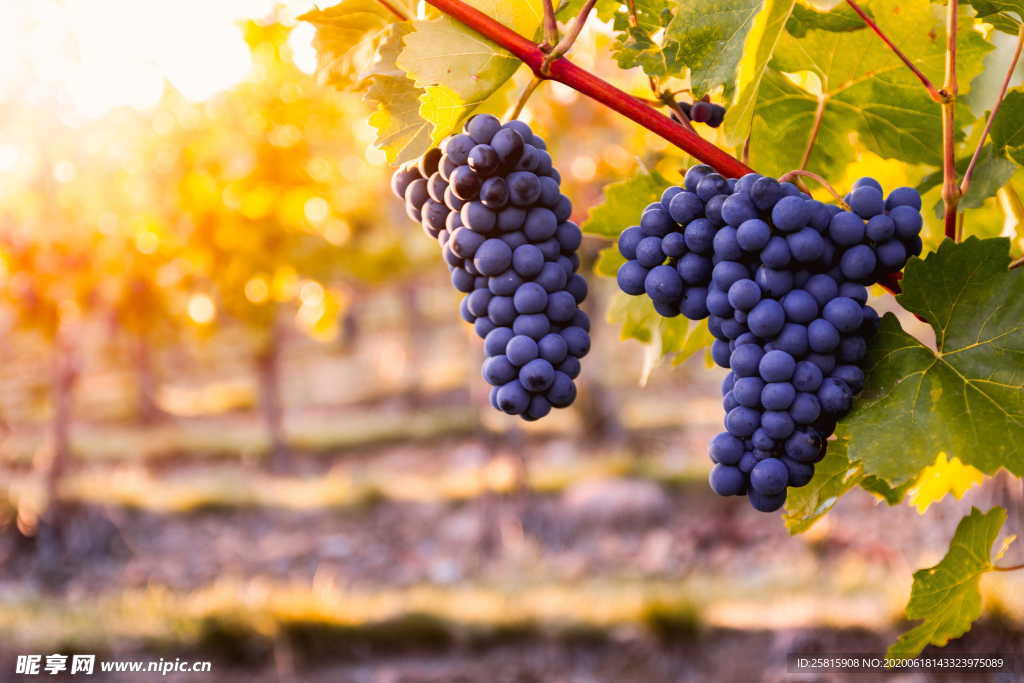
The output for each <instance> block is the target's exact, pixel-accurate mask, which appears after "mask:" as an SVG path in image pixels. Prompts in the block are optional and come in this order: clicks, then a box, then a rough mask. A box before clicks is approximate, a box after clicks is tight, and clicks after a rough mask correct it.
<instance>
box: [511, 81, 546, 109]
mask: <svg viewBox="0 0 1024 683" xmlns="http://www.w3.org/2000/svg"><path fill="white" fill-rule="evenodd" d="M543 82H544V79H543V78H533V79H531V80H530V82H529V83H527V85H526V88H524V89H523V94H521V95H520V96H519V99H518V100H516V106H515V107H513V109H512V113H510V114H509V115H508V118H510V119H518V118H519V115H520V114H521V113H523V107H525V106H526V101H527V100H529V99H530V95H532V94H533V93H534V92H535V91H536V90H537V88H538V87H540V84H541V83H543Z"/></svg>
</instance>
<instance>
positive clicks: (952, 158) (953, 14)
mask: <svg viewBox="0 0 1024 683" xmlns="http://www.w3.org/2000/svg"><path fill="white" fill-rule="evenodd" d="M959 11H960V10H959V6H958V4H957V1H956V0H946V82H945V84H944V85H943V90H944V91H945V92H946V95H947V99H946V100H945V101H943V102H942V104H941V107H942V202H943V204H945V209H946V211H945V224H946V230H945V232H946V237H948V238H949V239H951V240H953V241H954V242H955V241H956V240H957V229H956V209H957V205H958V204H959V203H960V183H959V182H957V173H956V147H955V145H956V96H957V91H958V89H959V88H958V86H957V80H956V38H957V36H956V32H957V18H958V15H959Z"/></svg>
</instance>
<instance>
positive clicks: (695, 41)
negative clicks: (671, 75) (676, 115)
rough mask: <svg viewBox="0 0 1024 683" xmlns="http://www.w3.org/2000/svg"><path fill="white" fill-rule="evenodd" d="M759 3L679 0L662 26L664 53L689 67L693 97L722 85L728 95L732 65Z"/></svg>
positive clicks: (732, 78)
mask: <svg viewBox="0 0 1024 683" xmlns="http://www.w3.org/2000/svg"><path fill="white" fill-rule="evenodd" d="M761 5H762V0H705V1H704V2H699V3H697V2H680V3H679V10H678V11H677V12H676V15H675V17H673V18H672V21H671V22H670V23H669V25H668V27H667V28H666V29H665V44H666V48H665V52H668V53H670V54H671V55H672V57H671V59H670V60H669V61H670V62H672V63H681V64H685V65H686V66H688V67H689V69H690V84H691V87H692V89H693V93H694V95H695V96H697V97H702V96H703V95H704V94H705V93H707V92H709V91H710V90H713V89H714V88H716V87H718V86H720V85H723V86H725V96H726V97H731V96H732V93H733V90H734V88H735V85H736V67H737V65H738V64H739V62H740V58H741V57H742V56H743V48H744V43H745V40H746V37H747V34H748V33H749V32H750V29H751V27H752V26H753V24H754V17H755V16H757V14H758V12H759V11H760V10H761Z"/></svg>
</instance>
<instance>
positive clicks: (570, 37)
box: [540, 0, 597, 75]
mask: <svg viewBox="0 0 1024 683" xmlns="http://www.w3.org/2000/svg"><path fill="white" fill-rule="evenodd" d="M545 1H546V2H547V3H548V4H551V0H545ZM596 2H597V0H587V1H586V2H585V3H583V7H581V8H580V12H579V14H577V15H576V18H575V19H573V22H572V25H571V26H569V30H568V31H566V33H565V35H564V36H562V39H561V40H559V41H558V43H556V44H555V46H554V47H553V48H551V51H550V52H548V54H547V56H546V57H545V58H544V61H543V62H541V64H540V70H541V73H543V74H545V75H548V74H549V73H550V71H551V62H553V61H555V60H556V59H558V58H560V57H562V56H563V55H565V53H566V52H568V51H569V50H570V49H572V46H573V43H575V42H576V39H577V38H579V37H580V32H581V31H582V30H583V26H584V25H585V24H586V23H587V17H589V16H590V10H592V9H594V4H595V3H596ZM555 34H556V35H557V34H558V31H557V29H556V31H555Z"/></svg>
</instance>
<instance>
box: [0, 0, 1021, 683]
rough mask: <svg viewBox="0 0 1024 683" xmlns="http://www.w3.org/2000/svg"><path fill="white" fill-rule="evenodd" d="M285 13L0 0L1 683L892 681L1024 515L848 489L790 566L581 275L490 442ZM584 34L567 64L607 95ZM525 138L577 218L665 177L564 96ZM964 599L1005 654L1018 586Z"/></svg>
mask: <svg viewBox="0 0 1024 683" xmlns="http://www.w3.org/2000/svg"><path fill="white" fill-rule="evenodd" d="M310 5H311V3H310V2H308V1H306V2H294V3H286V4H281V3H272V2H264V1H262V0H230V1H229V0H221V1H220V2H216V3H209V2H200V1H199V0H182V1H180V2H176V3H172V4H168V3H156V2H141V1H135V2H125V1H120V0H89V1H88V2H85V1H84V0H82V1H78V2H75V1H71V0H68V1H66V2H54V1H51V0H7V1H6V2H4V3H3V5H2V7H0V63H3V64H5V65H7V67H6V68H5V69H4V70H3V72H2V74H0V339H2V340H3V343H2V344H0V367H2V368H3V370H2V372H0V418H2V425H0V429H2V434H0V680H9V679H10V680H15V679H17V677H15V676H14V675H13V673H12V672H13V671H14V664H13V662H14V659H15V656H16V655H17V654H25V653H46V654H48V653H52V652H62V653H64V654H71V653H74V652H79V653H98V654H99V656H101V657H109V658H122V659H128V658H154V659H155V658H159V657H164V658H168V659H173V658H175V657H180V658H182V659H207V660H210V661H212V662H213V668H214V671H213V673H212V674H177V675H173V674H172V675H170V676H166V677H164V678H165V680H183V681H184V680H188V681H199V680H210V681H242V680H246V681H387V682H391V681H452V680H463V681H476V680H489V681H549V680H551V681H605V680H608V681H662V680H665V681H668V680H723V681H733V680H735V681H751V680H781V679H785V678H787V674H786V664H785V655H786V653H788V652H794V651H801V652H833V653H834V652H837V651H846V652H865V653H867V652H880V651H881V650H882V649H883V648H884V647H885V646H886V645H887V644H888V643H889V642H891V640H892V639H893V638H894V635H895V634H896V633H897V632H898V631H899V630H900V629H901V628H903V627H904V626H905V625H904V624H901V622H900V618H901V614H902V609H903V606H904V605H905V602H906V599H907V596H908V593H909V588H910V580H911V573H912V571H914V570H915V569H918V568H920V567H922V566H928V565H930V564H933V563H934V562H936V561H937V560H938V559H939V558H940V557H941V556H942V554H943V553H944V551H945V549H946V545H947V543H948V540H949V538H950V537H951V535H952V531H953V528H954V527H955V525H956V522H957V521H958V520H959V519H960V517H961V516H962V514H963V513H964V512H965V510H967V509H968V508H969V506H970V505H972V504H975V505H980V506H984V507H988V506H990V505H991V504H993V503H1000V504H1007V503H1013V502H1014V501H1013V500H1012V497H1013V496H1014V495H1016V496H1017V498H1018V499H1019V495H1020V490H1019V482H1016V483H1014V484H1013V486H1014V491H1011V489H1010V484H1011V482H1010V481H1008V480H1004V479H1002V478H996V479H995V480H993V481H992V482H990V484H989V485H986V486H985V487H980V488H979V487H974V488H973V489H971V490H970V491H968V492H967V494H966V495H965V496H964V498H963V500H959V501H958V500H953V499H951V498H950V499H947V500H945V501H944V502H942V503H940V504H938V505H937V506H936V507H935V508H933V509H932V510H930V511H929V515H928V516H927V517H921V516H919V515H918V513H917V511H916V510H915V509H914V508H913V507H912V506H910V505H902V506H899V507H897V508H894V509H884V506H882V505H881V504H880V503H878V502H877V501H876V500H875V499H874V498H872V497H871V496H869V495H868V494H866V493H864V492H856V493H854V494H851V495H849V496H846V497H845V498H844V499H843V500H842V501H841V502H840V504H839V505H838V506H837V508H836V509H835V510H834V511H833V512H832V513H831V514H830V515H828V516H827V517H826V518H825V519H824V520H822V521H821V522H819V523H818V524H817V525H816V526H815V527H814V528H813V529H812V530H811V531H810V532H808V533H806V534H804V535H802V536H798V537H789V536H788V534H787V533H786V531H785V528H784V527H783V525H782V523H781V521H780V520H779V518H778V517H777V516H770V515H763V514H760V513H757V512H755V511H753V510H751V509H750V507H749V506H748V505H746V504H745V501H733V500H725V499H719V498H717V497H716V496H715V495H714V494H713V493H712V492H711V491H710V490H709V489H708V488H707V485H706V477H707V472H708V467H709V462H708V460H707V458H706V454H705V453H706V443H707V441H708V439H709V438H710V437H711V436H712V435H713V434H715V433H717V432H718V431H720V421H721V406H720V399H719V398H718V397H719V389H718V385H719V383H720V381H721V379H722V376H723V371H721V370H720V369H719V368H717V367H716V368H712V367H710V364H709V363H707V361H706V359H705V357H704V354H703V353H700V354H697V355H696V356H695V357H693V358H691V359H689V360H688V361H687V362H686V363H683V364H681V365H679V366H678V367H674V368H670V367H669V366H667V365H666V366H662V367H660V368H658V369H657V370H656V371H655V372H654V373H653V375H652V377H651V379H650V381H649V382H648V383H647V385H646V386H645V387H641V386H639V384H638V378H639V377H640V376H641V374H642V368H643V366H644V352H643V349H642V347H641V346H640V345H639V344H637V343H636V342H634V341H621V340H620V339H619V330H618V327H617V325H613V324H611V323H608V322H606V321H605V312H606V309H607V307H608V304H609V301H610V300H611V298H612V296H613V289H614V282H611V281H608V280H603V279H599V278H597V277H596V276H591V277H589V278H588V279H589V280H590V282H591V296H590V298H589V300H588V302H587V304H586V306H587V308H588V311H589V312H590V315H591V317H592V319H593V321H594V330H593V336H594V349H593V351H592V352H591V353H590V355H589V356H588V357H587V358H586V359H585V360H584V363H583V366H584V369H583V374H582V376H581V378H582V379H581V392H580V400H579V401H577V403H576V404H575V405H574V406H573V407H572V408H571V409H569V410H565V411H556V412H555V413H553V414H552V415H551V416H549V417H548V418H546V419H545V420H543V421H541V422H539V423H536V424H531V425H527V426H525V427H524V426H522V424H523V423H520V422H518V421H517V420H515V418H508V419H505V416H502V415H498V414H496V413H495V412H494V411H493V410H492V409H491V408H490V407H489V406H488V405H487V397H486V385H485V384H484V382H483V381H482V380H481V378H480V376H479V366H480V362H481V360H482V348H481V343H480V341H479V340H478V339H477V338H476V337H475V335H474V334H473V331H472V328H471V327H470V326H468V325H465V324H464V323H463V322H462V321H461V320H460V318H459V316H458V312H457V307H458V296H459V295H458V294H457V293H456V292H454V291H453V290H452V288H451V286H450V284H449V280H448V275H447V273H446V270H445V268H444V267H443V266H442V263H441V261H440V259H439V258H438V253H437V247H436V244H434V243H433V242H432V240H430V239H429V238H427V237H426V236H425V235H424V234H423V233H422V231H421V230H420V229H419V228H418V227H417V226H414V225H412V224H411V223H409V222H408V220H407V219H406V217H405V215H404V212H403V209H402V206H401V202H399V201H397V200H394V199H393V198H392V197H391V195H390V192H389V190H388V178H389V174H390V169H388V168H387V165H386V163H385V160H384V158H383V155H382V154H380V153H379V152H377V151H376V150H375V149H374V148H373V147H372V142H373V137H374V131H373V130H372V129H371V128H370V127H369V126H368V124H367V123H366V120H367V117H368V116H369V114H370V112H369V111H367V109H366V105H365V104H364V103H363V102H362V101H361V100H360V99H359V98H358V97H357V96H354V95H347V94H343V93H339V92H337V91H334V90H331V89H330V88H328V87H327V86H325V85H322V84H320V83H318V81H317V79H316V78H315V76H314V75H313V72H314V70H315V62H316V55H315V52H314V51H313V49H312V46H311V40H312V29H311V27H310V26H308V25H305V24H299V23H297V22H296V21H295V17H296V16H297V15H298V14H300V13H301V12H302V11H305V10H307V9H309V7H310ZM608 40H609V37H608V31H602V30H600V29H598V30H596V31H592V32H590V33H588V34H587V35H586V36H585V37H584V38H583V40H581V42H580V43H579V44H578V46H577V47H576V49H575V51H574V59H576V60H577V61H578V62H580V63H581V64H583V65H585V66H587V67H588V68H591V69H594V70H596V71H598V72H602V70H607V72H608V73H610V74H615V73H616V72H617V69H615V68H614V65H613V64H611V63H607V61H608V58H607V57H606V56H605V55H606V50H605V47H606V46H607V41H608ZM520 76H524V74H520ZM623 76H628V75H625V74H621V73H618V74H616V75H614V76H613V78H617V79H619V80H618V81H617V82H619V83H620V84H621V85H623V86H624V87H632V88H634V90H635V91H636V92H638V93H640V92H642V89H643V87H644V86H645V83H644V79H643V78H642V76H641V75H639V74H634V75H633V76H628V77H634V76H635V82H625V83H623V82H622V81H621V79H622V78H623ZM523 82H525V80H522V79H521V80H520V81H519V82H518V84H519V85H521V84H522V83H523ZM514 94H515V92H514V90H513V91H511V93H510V101H511V100H513V99H514ZM525 118H526V120H528V121H529V122H530V123H531V125H532V126H533V127H534V129H535V130H537V131H538V132H539V133H540V134H541V135H543V136H545V138H546V139H547V140H548V143H549V149H551V150H552V155H553V157H554V159H555V163H556V165H557V166H558V167H559V169H560V170H561V171H562V176H563V178H564V179H565V182H564V183H563V191H565V192H566V193H567V194H568V195H569V196H570V197H572V198H573V200H574V205H575V207H576V208H575V214H574V219H575V220H576V221H577V222H582V221H583V219H584V218H585V217H586V214H587V211H588V209H589V208H590V207H592V206H593V205H595V204H597V203H599V202H600V200H601V192H602V187H603V186H604V185H605V184H607V183H609V182H614V181H616V180H620V179H622V178H624V177H627V175H628V174H630V173H632V171H633V170H634V169H635V168H636V167H637V165H638V164H643V165H645V166H647V167H649V168H658V169H659V170H661V171H662V172H664V173H666V175H668V176H669V177H672V178H678V170H679V169H680V168H683V167H685V165H686V164H687V163H688V160H687V159H686V158H685V157H682V156H680V155H679V153H678V152H674V151H673V150H670V149H668V147H667V145H666V143H664V142H663V141H661V140H660V139H658V138H656V137H653V136H651V135H649V134H647V133H646V132H644V131H642V130H641V129H639V128H638V127H636V126H633V125H630V124H628V123H627V122H624V121H623V120H620V119H617V118H614V115H613V114H611V113H609V112H606V111H604V110H602V109H601V108H600V107H598V106H595V105H593V104H592V103H590V102H587V101H585V100H583V99H582V98H579V97H578V96H576V95H575V93H573V92H572V91H570V90H567V89H564V88H561V87H558V86H553V85H551V84H547V85H545V86H543V88H542V89H541V92H540V93H538V94H537V95H535V96H534V99H533V100H531V104H530V106H529V107H528V108H527V112H526V114H525ZM581 143H583V144H581ZM903 172H904V171H903V170H896V171H891V170H887V168H886V167H885V166H884V164H883V163H882V162H881V161H880V160H879V159H878V158H877V157H872V156H871V155H870V154H867V153H865V154H864V155H863V161H862V162H858V164H855V165H854V166H853V167H851V168H850V169H849V171H848V174H849V176H850V178H849V179H852V178H856V177H859V176H861V175H865V174H866V173H871V174H872V175H875V176H877V177H880V178H881V179H882V180H883V181H884V182H886V183H887V184H889V185H896V184H905V183H907V182H909V181H908V179H907V178H905V177H895V176H896V175H897V174H900V173H903ZM849 179H848V180H849ZM847 184H848V182H847ZM933 192H936V193H937V190H934V191H933ZM989 201H990V203H991V204H992V206H991V207H990V209H991V211H992V212H993V215H997V214H998V215H1000V216H1001V215H1002V214H1000V213H999V208H998V206H997V205H996V203H997V200H996V199H992V200H989ZM926 205H930V202H929V201H928V200H927V199H926ZM929 220H931V218H930V219H929ZM932 229H933V230H934V226H932ZM940 232H941V231H940V230H939V231H935V232H933V239H934V237H935V236H936V235H938V234H939V233H940ZM604 246H606V245H605V244H604V243H602V242H601V241H599V240H593V239H590V238H588V239H587V240H586V241H585V242H584V247H583V251H584V254H583V256H584V262H585V263H587V262H589V263H591V264H592V263H593V260H594V258H595V257H596V254H597V252H598V251H599V250H600V249H601V248H602V247H604ZM585 268H589V266H585ZM878 305H879V307H881V309H884V310H892V309H894V308H895V304H894V302H892V301H891V300H888V299H885V298H880V300H879V301H878ZM906 322H907V324H908V325H912V324H913V321H906ZM914 329H915V330H917V331H918V332H921V333H922V334H923V333H924V330H926V329H927V328H923V326H920V325H918V326H917V327H915V328H914ZM1017 505H1018V507H1017V508H1016V509H1017V510H1018V511H1019V509H1020V507H1019V502H1018V503H1017ZM1022 527H1024V520H1022V519H1021V518H1020V517H1019V515H1018V517H1017V518H1015V519H1011V520H1010V521H1009V522H1008V524H1007V530H1008V531H1010V532H1016V533H1020V532H1021V531H1022V530H1024V529H1022ZM983 588H984V589H985V593H986V600H987V607H988V614H989V615H990V616H989V617H987V618H986V620H985V621H984V622H983V623H982V624H980V625H979V626H977V627H976V628H975V629H974V630H973V631H972V632H971V633H970V635H969V636H968V637H967V638H966V639H964V642H959V643H955V644H954V645H953V646H951V648H956V649H958V650H959V651H964V650H970V651H972V652H1009V651H1010V650H1012V648H1013V647H1018V648H1019V647H1020V640H1021V623H1022V622H1021V614H1022V608H1024V591H1022V588H1024V585H1022V583H1021V578H1020V577H1014V576H1012V575H1004V576H990V577H987V578H986V579H985V581H984V583H983ZM93 678H94V679H95V680H119V681H123V680H133V679H132V678H131V674H111V675H110V678H109V679H105V678H103V675H101V674H99V673H97V674H96V675H95V676H94V677H93ZM152 678H153V677H152V676H150V677H149V678H146V677H145V676H142V675H140V677H139V678H138V679H137V680H151V679H152ZM833 678H837V677H833ZM904 678H905V679H906V680H925V678H924V677H923V676H922V675H913V676H906V677H904ZM825 679H829V678H828V677H825ZM817 680H822V677H818V679H817Z"/></svg>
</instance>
